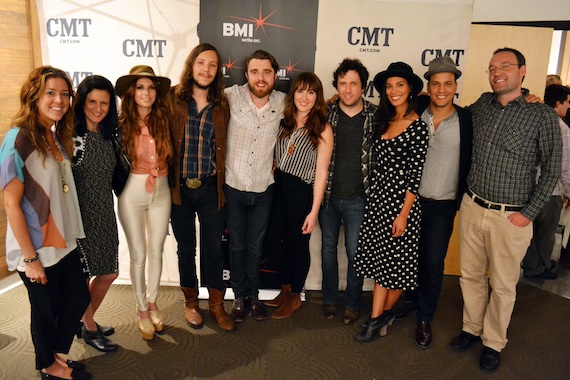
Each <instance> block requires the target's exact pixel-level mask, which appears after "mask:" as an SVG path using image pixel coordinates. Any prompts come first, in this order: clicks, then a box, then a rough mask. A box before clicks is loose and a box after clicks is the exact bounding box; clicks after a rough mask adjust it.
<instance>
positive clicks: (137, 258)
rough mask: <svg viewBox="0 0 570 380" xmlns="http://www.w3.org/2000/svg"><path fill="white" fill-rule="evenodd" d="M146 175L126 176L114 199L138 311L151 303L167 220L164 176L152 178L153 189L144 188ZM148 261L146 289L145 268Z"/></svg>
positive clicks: (153, 299)
mask: <svg viewBox="0 0 570 380" xmlns="http://www.w3.org/2000/svg"><path fill="white" fill-rule="evenodd" d="M146 178H147V175H146V174H132V173H131V174H129V179H128V180H127V184H126V185H125V188H124V190H123V192H122V193H121V195H120V196H119V199H118V210H119V220H120V221H121V225H122V226H123V230H124V231H125V236H126V238H127V244H128V246H129V254H130V256H131V265H130V272H131V283H132V285H133V291H134V293H135V299H136V302H137V308H138V310H139V311H145V310H148V304H147V300H148V302H152V303H155V302H156V299H157V296H158V287H159V285H160V276H161V273H162V252H163V247H164V240H165V239H166V234H167V232H168V221H169V218H170V208H171V207H172V203H171V200H170V188H169V186H168V177H160V178H157V179H156V183H155V184H154V190H153V192H152V193H148V192H147V191H146V188H145V180H146ZM147 258H148V286H146V280H145V266H146V261H147Z"/></svg>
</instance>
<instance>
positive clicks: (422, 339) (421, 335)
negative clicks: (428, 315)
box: [416, 320, 433, 348]
mask: <svg viewBox="0 0 570 380" xmlns="http://www.w3.org/2000/svg"><path fill="white" fill-rule="evenodd" d="M432 341H433V335H432V333H431V324H430V323H429V322H425V321H420V320H418V323H417V327H416V344H417V345H418V346H420V347H421V348H428V347H429V346H430V345H431V342H432Z"/></svg>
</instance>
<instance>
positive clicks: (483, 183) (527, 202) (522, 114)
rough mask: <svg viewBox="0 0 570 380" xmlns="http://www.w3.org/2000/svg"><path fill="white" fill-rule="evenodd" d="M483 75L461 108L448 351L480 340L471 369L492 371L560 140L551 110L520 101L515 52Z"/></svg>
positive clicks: (496, 58)
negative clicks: (466, 159) (468, 141)
mask: <svg viewBox="0 0 570 380" xmlns="http://www.w3.org/2000/svg"><path fill="white" fill-rule="evenodd" d="M487 72H488V74H489V83H490V85H491V88H492V89H493V92H492V93H485V94H483V95H481V97H480V98H479V99H478V100H477V102H475V103H474V104H473V105H471V106H470V107H469V108H470V110H471V112H472V114H473V159H472V166H471V171H470V173H469V176H468V179H467V185H468V190H467V193H466V194H465V195H464V196H463V200H462V203H461V208H460V216H459V234H460V236H461V240H460V250H461V257H460V265H461V275H462V277H461V279H460V285H461V292H462V294H463V300H464V306H463V329H462V332H461V334H459V335H458V336H457V337H456V338H454V339H453V341H452V342H451V346H452V347H453V348H454V349H456V350H459V351H463V350H467V349H468V348H470V347H471V346H473V344H474V343H476V342H478V341H479V340H480V339H481V340H482V342H483V351H482V354H481V357H480V361H479V365H480V366H481V368H482V369H484V370H486V371H495V370H497V368H499V365H500V354H499V353H500V351H501V350H502V349H503V348H504V347H505V346H506V344H507V328H508V326H509V323H510V320H511V314H512V311H513V308H514V304H515V299H516V285H517V283H518V280H519V277H520V265H521V261H522V260H523V258H524V256H525V253H526V250H527V247H528V246H529V244H530V240H531V238H532V231H533V229H532V221H533V220H534V219H535V218H536V216H537V215H538V214H539V212H540V210H542V208H543V206H544V204H545V203H546V202H547V201H548V199H549V198H550V195H551V194H552V191H553V189H554V186H555V185H556V182H557V181H558V178H559V176H560V162H561V154H562V153H561V152H562V140H561V137H560V128H559V126H558V121H557V119H556V113H555V112H554V110H553V109H552V108H551V107H548V106H547V105H545V104H539V103H527V102H526V101H525V97H526V96H527V95H528V91H527V90H525V89H522V81H523V79H524V76H525V74H526V61H525V58H524V56H523V55H522V54H521V53H520V52H519V51H517V50H515V49H511V48H503V49H498V50H496V51H495V52H494V54H493V57H492V58H491V61H490V62H489V69H488V71H487ZM539 165H540V168H541V174H540V177H539V179H538V182H536V168H537V167H538V166H539ZM488 271H490V278H489V282H490V285H491V293H490V297H489V291H488V285H489V284H488V281H487V274H488Z"/></svg>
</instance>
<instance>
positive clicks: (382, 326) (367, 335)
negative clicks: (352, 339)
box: [356, 310, 394, 343]
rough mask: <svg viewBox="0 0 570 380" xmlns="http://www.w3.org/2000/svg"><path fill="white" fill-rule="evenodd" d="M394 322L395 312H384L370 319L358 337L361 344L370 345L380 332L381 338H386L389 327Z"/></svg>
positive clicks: (357, 339)
mask: <svg viewBox="0 0 570 380" xmlns="http://www.w3.org/2000/svg"><path fill="white" fill-rule="evenodd" d="M393 322H394V312H393V311H392V310H384V312H383V313H382V314H381V315H380V316H378V317H376V318H370V319H369V320H368V321H367V322H365V323H364V324H363V325H362V327H363V329H362V331H361V332H360V334H358V335H357V336H356V341H357V342H359V343H368V342H371V341H372V340H374V338H375V337H376V333H377V332H380V336H385V335H386V333H387V332H388V326H390V325H391V324H392V323H393Z"/></svg>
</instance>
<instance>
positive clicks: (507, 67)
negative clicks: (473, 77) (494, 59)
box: [485, 62, 521, 74]
mask: <svg viewBox="0 0 570 380" xmlns="http://www.w3.org/2000/svg"><path fill="white" fill-rule="evenodd" d="M513 66H517V67H521V65H519V64H518V63H508V62H507V63H503V64H502V65H500V66H499V67H495V66H489V68H488V69H487V70H485V72H486V73H487V74H495V73H496V72H497V70H501V71H509V70H510V69H511V67H513Z"/></svg>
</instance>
